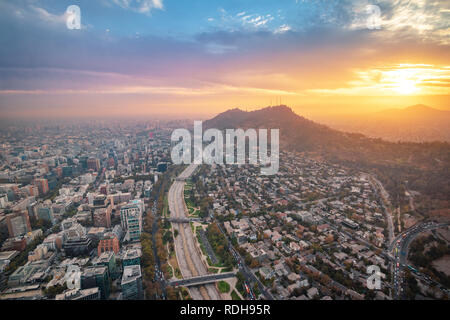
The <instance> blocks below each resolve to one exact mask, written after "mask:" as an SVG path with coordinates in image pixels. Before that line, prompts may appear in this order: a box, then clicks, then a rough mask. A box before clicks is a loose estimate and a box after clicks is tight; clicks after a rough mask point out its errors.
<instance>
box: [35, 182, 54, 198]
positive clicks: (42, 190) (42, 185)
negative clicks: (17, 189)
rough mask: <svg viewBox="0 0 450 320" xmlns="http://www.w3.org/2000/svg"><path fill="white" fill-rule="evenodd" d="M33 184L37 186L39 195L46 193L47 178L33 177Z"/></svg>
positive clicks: (47, 190)
mask: <svg viewBox="0 0 450 320" xmlns="http://www.w3.org/2000/svg"><path fill="white" fill-rule="evenodd" d="M34 185H35V186H36V187H37V188H38V190H39V194H41V195H44V194H47V193H48V192H49V191H50V189H49V187H48V180H47V179H35V180H34Z"/></svg>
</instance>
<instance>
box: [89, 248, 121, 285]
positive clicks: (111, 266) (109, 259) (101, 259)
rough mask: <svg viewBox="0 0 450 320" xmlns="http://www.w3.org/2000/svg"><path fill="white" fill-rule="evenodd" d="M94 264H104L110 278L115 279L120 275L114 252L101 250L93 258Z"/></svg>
mask: <svg viewBox="0 0 450 320" xmlns="http://www.w3.org/2000/svg"><path fill="white" fill-rule="evenodd" d="M94 265H96V266H104V267H106V268H108V272H109V276H110V277H111V278H112V279H117V278H118V277H119V276H120V272H119V270H118V268H117V264H116V255H115V254H114V252H112V251H109V252H103V253H102V254H100V255H99V256H98V257H97V258H96V259H94Z"/></svg>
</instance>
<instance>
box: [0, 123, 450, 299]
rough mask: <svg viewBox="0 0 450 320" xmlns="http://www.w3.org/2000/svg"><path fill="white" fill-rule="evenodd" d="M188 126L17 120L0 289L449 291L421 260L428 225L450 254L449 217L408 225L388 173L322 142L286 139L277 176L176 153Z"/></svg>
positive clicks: (6, 144) (96, 295) (39, 293)
mask: <svg viewBox="0 0 450 320" xmlns="http://www.w3.org/2000/svg"><path fill="white" fill-rule="evenodd" d="M180 125H183V122H179V121H147V122H146V121H128V122H127V121H123V122H121V123H112V124H106V122H100V121H98V122H95V121H94V122H92V123H81V122H74V123H69V122H66V123H62V124H59V125H51V124H42V125H35V126H28V127H24V126H21V125H20V124H17V125H10V126H8V127H5V128H3V129H2V133H1V134H2V141H1V170H0V172H1V177H0V179H1V182H2V183H1V185H0V191H1V196H0V204H1V209H0V210H1V211H0V212H1V213H0V223H1V252H0V268H1V282H0V283H1V295H0V299H56V300H90V299H110V300H127V299H132V300H141V299H147V300H154V299H171V300H186V299H195V300H197V299H213V300H221V299H225V300H232V299H233V300H245V299H248V300H255V299H267V300H272V299H277V300H278V299H279V300H286V299H294V300H312V299H321V300H345V299H380V300H385V299H389V300H390V299H421V298H422V299H425V298H433V299H443V298H448V294H449V291H448V286H446V285H445V284H444V283H441V282H442V281H447V279H448V278H445V276H444V277H437V276H436V275H433V274H430V272H429V271H427V272H425V273H424V272H422V271H420V270H418V269H419V267H418V266H417V265H414V264H413V263H412V262H411V261H415V260H414V259H411V256H410V257H409V258H410V259H409V260H408V259H407V257H408V255H410V253H409V251H408V250H409V248H410V247H411V246H418V245H419V244H417V243H415V242H414V240H415V238H416V237H417V236H419V235H420V234H421V233H426V234H428V236H427V238H426V239H427V240H426V241H427V243H428V246H430V245H431V246H432V245H433V243H436V244H437V247H436V248H435V250H443V253H442V254H441V255H440V256H443V254H445V252H447V251H446V250H448V249H447V248H448V240H449V238H448V235H449V229H448V223H440V222H436V221H432V220H429V221H421V222H420V221H419V222H413V223H412V225H411V226H409V225H407V226H406V228H404V229H403V230H402V231H401V232H398V230H401V228H400V227H399V226H398V224H397V223H395V224H394V223H393V221H392V220H393V217H394V214H393V212H392V210H393V206H392V204H391V203H390V198H389V194H388V192H387V191H386V190H385V189H384V187H383V185H382V184H381V182H380V181H378V179H377V178H376V177H374V176H373V175H371V174H369V173H365V172H360V171H357V170H354V169H351V168H345V167H343V166H339V165H337V164H331V163H328V162H327V161H324V160H323V159H320V158H318V157H315V156H314V155H313V154H309V153H301V152H295V151H282V152H281V154H280V171H279V172H278V173H277V174H276V175H273V176H261V175H260V171H259V167H258V166H255V165H250V164H246V165H211V166H210V165H194V164H192V165H189V166H187V165H173V164H172V163H171V158H170V150H171V147H172V145H173V143H171V140H170V133H171V132H172V130H173V128H175V127H177V126H180ZM406 217H407V216H406ZM402 226H404V223H402ZM417 238H419V237H417ZM428 238H430V239H431V240H430V239H428ZM421 239H423V238H421ZM421 241H425V240H421ZM430 241H431V242H430ZM411 243H412V244H411ZM370 266H377V267H378V268H379V269H377V275H378V276H379V277H380V278H381V282H380V283H381V285H380V287H378V288H376V289H375V290H374V289H373V288H372V287H370V283H371V282H370V281H371V280H370V279H369V278H370V276H371V275H372V273H371V272H368V268H369V267H370ZM436 268H439V267H436Z"/></svg>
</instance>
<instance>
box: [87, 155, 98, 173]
mask: <svg viewBox="0 0 450 320" xmlns="http://www.w3.org/2000/svg"><path fill="white" fill-rule="evenodd" d="M87 168H88V170H94V171H95V172H98V171H100V160H99V159H97V158H89V159H87Z"/></svg>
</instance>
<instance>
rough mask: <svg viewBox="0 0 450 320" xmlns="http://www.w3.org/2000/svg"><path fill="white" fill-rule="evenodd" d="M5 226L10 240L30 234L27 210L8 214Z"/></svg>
mask: <svg viewBox="0 0 450 320" xmlns="http://www.w3.org/2000/svg"><path fill="white" fill-rule="evenodd" d="M6 225H7V226H8V233H9V236H10V237H11V238H15V237H18V236H22V235H24V234H26V233H28V232H31V224H30V218H29V216H28V211H27V210H22V211H19V212H14V213H10V214H8V215H7V216H6Z"/></svg>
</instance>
